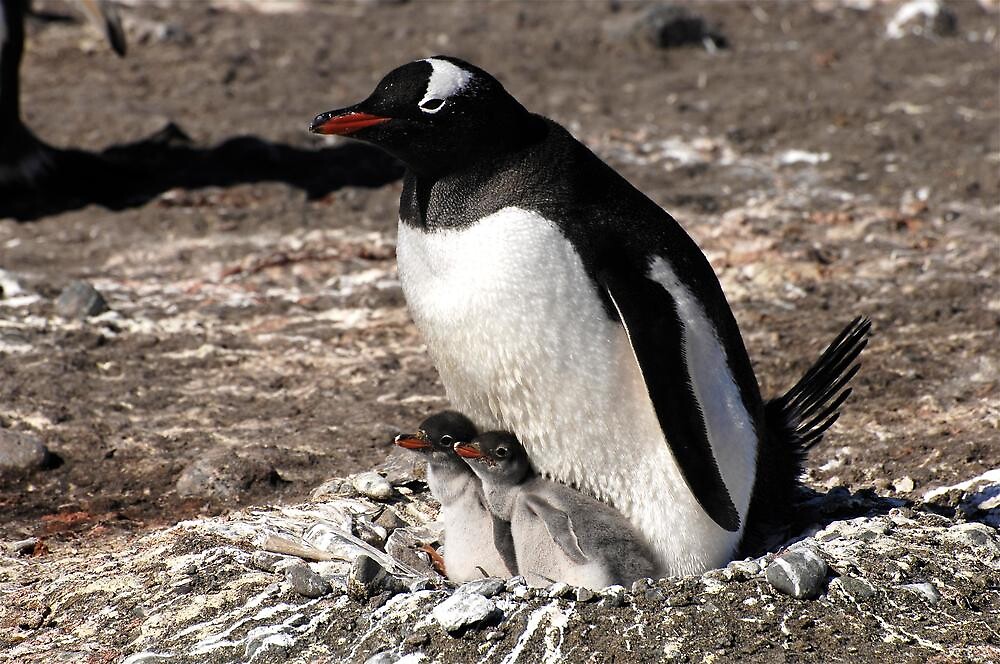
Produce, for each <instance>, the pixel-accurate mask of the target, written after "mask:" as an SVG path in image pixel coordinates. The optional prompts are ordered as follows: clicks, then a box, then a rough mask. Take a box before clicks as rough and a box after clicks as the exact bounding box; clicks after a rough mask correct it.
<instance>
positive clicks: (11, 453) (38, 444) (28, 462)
mask: <svg viewBox="0 0 1000 664" xmlns="http://www.w3.org/2000/svg"><path fill="white" fill-rule="evenodd" d="M48 458H49V450H48V448H47V447H45V444H44V443H42V441H41V439H39V438H38V436H36V435H34V434H32V433H28V432H26V431H11V430H10V429H0V471H4V470H31V469H34V468H41V467H42V466H44V465H45V463H46V461H47V460H48Z"/></svg>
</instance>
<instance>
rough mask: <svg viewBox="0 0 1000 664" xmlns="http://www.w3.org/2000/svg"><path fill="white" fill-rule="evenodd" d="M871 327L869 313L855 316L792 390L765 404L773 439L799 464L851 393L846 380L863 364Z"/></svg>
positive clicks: (831, 424)
mask: <svg viewBox="0 0 1000 664" xmlns="http://www.w3.org/2000/svg"><path fill="white" fill-rule="evenodd" d="M871 328H872V322H871V320H869V319H868V318H867V317H865V316H858V317H857V318H855V319H854V320H853V321H851V323H850V324H849V325H848V326H847V327H845V328H844V329H843V330H842V331H841V333H840V334H838V335H837V338H836V339H834V340H833V342H832V343H831V344H830V345H829V346H828V347H827V349H826V350H825V351H823V354H822V355H820V357H819V359H818V360H816V362H814V363H813V365H812V366H811V367H809V370H808V371H806V373H805V374H804V375H803V376H802V378H800V379H799V381H798V382H797V383H795V385H793V386H792V388H791V389H790V390H788V391H787V392H785V393H784V394H783V395H781V396H780V397H777V398H775V399H771V400H770V401H768V402H767V403H766V404H764V421H765V422H766V425H767V428H768V430H769V431H768V433H769V434H770V435H772V436H773V442H774V443H775V444H777V445H779V446H781V447H783V448H784V451H785V453H790V454H791V455H792V456H793V458H794V461H795V462H796V463H797V465H799V467H800V468H801V464H802V462H803V461H804V460H805V456H806V454H807V453H808V452H809V450H811V449H812V448H813V447H815V446H816V445H817V444H818V443H819V442H820V441H821V440H822V439H823V434H824V433H826V430H827V429H829V428H830V427H831V426H833V423H834V422H836V421H837V418H839V417H840V407H841V406H842V405H843V404H844V402H845V401H847V398H848V397H849V396H851V388H850V387H847V384H848V383H850V382H851V379H852V378H854V376H855V375H856V374H857V373H858V370H859V369H860V368H861V364H860V363H857V362H856V360H857V359H858V357H859V356H860V355H861V351H863V350H864V349H865V346H867V345H868V336H869V334H870V333H871ZM797 476H798V473H796V477H797Z"/></svg>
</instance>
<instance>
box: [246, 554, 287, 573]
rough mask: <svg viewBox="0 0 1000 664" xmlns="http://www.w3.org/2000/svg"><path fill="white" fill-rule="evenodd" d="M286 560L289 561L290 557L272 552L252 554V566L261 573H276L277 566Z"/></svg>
mask: <svg viewBox="0 0 1000 664" xmlns="http://www.w3.org/2000/svg"><path fill="white" fill-rule="evenodd" d="M284 560H288V556H283V555H281V554H280V553H271V552H270V551H254V552H253V553H251V554H250V564H251V565H253V567H254V569H259V570H260V571H261V572H274V571H275V566H276V565H277V564H278V563H280V562H282V561H284Z"/></svg>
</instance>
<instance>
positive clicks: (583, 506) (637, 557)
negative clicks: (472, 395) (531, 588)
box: [455, 431, 656, 588]
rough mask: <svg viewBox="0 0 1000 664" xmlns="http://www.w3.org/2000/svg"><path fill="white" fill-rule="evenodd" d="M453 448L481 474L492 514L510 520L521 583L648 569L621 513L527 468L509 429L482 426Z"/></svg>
mask: <svg viewBox="0 0 1000 664" xmlns="http://www.w3.org/2000/svg"><path fill="white" fill-rule="evenodd" d="M455 451H456V452H457V453H458V455H459V456H461V457H463V458H464V459H465V461H466V463H468V464H469V467H470V468H472V470H473V472H475V473H476V475H478V476H479V478H480V479H481V480H482V482H483V494H484V495H485V497H486V502H487V504H488V505H489V507H490V509H491V510H492V511H493V514H494V515H495V516H497V517H499V518H501V519H504V520H506V521H509V522H510V528H511V536H512V537H513V540H514V552H515V554H516V556H517V566H518V570H519V572H520V573H521V575H523V576H524V577H525V579H527V581H528V583H530V584H532V585H535V586H543V585H548V584H550V583H552V582H554V581H562V582H564V583H569V584H572V585H575V586H585V587H587V588H604V587H606V586H609V585H613V584H625V583H631V582H632V581H634V580H636V579H639V578H645V577H648V576H653V575H655V574H656V564H655V562H654V557H653V555H652V554H651V552H650V551H649V550H648V549H647V548H646V546H645V544H644V543H643V541H642V538H641V537H640V536H639V535H638V533H636V532H635V530H634V529H633V527H632V525H631V524H630V523H629V521H628V519H626V518H625V516H624V515H622V514H621V513H620V512H618V510H616V509H614V508H613V507H611V506H610V505H607V504H605V503H602V502H600V501H599V500H596V499H595V498H591V497H590V496H588V495H586V494H584V493H581V492H579V491H576V490H575V489H572V488H570V487H568V486H566V485H564V484H559V483H558V482H553V481H551V480H547V479H545V478H543V477H541V476H539V475H537V474H535V472H534V471H533V470H532V468H531V462H530V461H529V460H528V455H527V453H526V452H525V450H524V447H522V445H521V443H520V442H518V440H517V438H515V437H514V435H513V434H510V433H507V432H501V431H491V432H488V433H484V434H482V435H480V436H478V437H477V438H475V439H474V440H473V441H472V442H470V443H459V444H457V445H456V446H455Z"/></svg>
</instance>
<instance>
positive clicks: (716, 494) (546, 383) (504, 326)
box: [311, 56, 867, 574]
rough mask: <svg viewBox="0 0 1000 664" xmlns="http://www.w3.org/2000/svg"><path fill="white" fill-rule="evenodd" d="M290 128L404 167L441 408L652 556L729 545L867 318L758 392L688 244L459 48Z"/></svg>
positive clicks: (823, 407)
mask: <svg viewBox="0 0 1000 664" xmlns="http://www.w3.org/2000/svg"><path fill="white" fill-rule="evenodd" d="M311 129H312V131H314V132H316V133H320V134H340V135H350V136H351V137H353V138H357V139H360V140H364V141H367V142H370V143H372V144H374V145H377V146H379V147H381V148H383V149H385V150H386V151H388V152H389V153H391V154H393V155H395V156H396V157H398V158H399V159H400V160H402V161H403V162H405V164H406V165H407V166H408V172H407V174H406V177H405V180H404V184H403V192H402V197H401V200H400V223H399V239H398V244H397V257H398V264H399V274H400V279H401V281H402V285H403V290H404V293H405V295H406V299H407V303H408V305H409V308H410V312H411V314H412V316H413V319H414V321H415V322H416V324H417V327H418V328H419V329H420V331H421V333H422V335H423V337H424V340H425V341H426V343H427V347H428V350H429V352H430V354H431V357H432V359H433V360H434V363H435V365H436V366H437V369H438V371H439V373H440V375H441V380H442V382H443V383H444V386H445V389H446V390H447V393H448V396H449V398H450V399H451V401H452V404H453V405H454V407H455V408H457V409H458V410H460V411H462V412H463V413H465V414H466V415H468V416H469V417H471V418H472V420H473V421H474V422H475V423H476V425H477V426H478V427H479V428H480V429H483V430H489V429H499V430H504V431H510V432H512V433H513V434H515V435H516V436H517V438H519V439H520V441H521V442H522V444H523V445H524V446H525V448H526V449H527V451H528V454H529V457H530V459H531V461H532V463H533V464H534V466H535V468H536V469H537V470H538V471H539V472H541V473H542V474H544V475H546V476H548V477H552V478H554V479H557V480H560V481H562V482H564V483H566V484H569V485H572V486H575V487H577V488H579V489H581V490H583V491H586V492H587V493H589V494H591V495H593V496H595V497H597V498H598V499H600V500H603V501H605V502H607V503H609V504H611V505H612V506H614V507H616V508H617V509H618V510H620V511H621V512H622V513H624V514H625V515H626V516H627V517H628V518H629V520H630V521H631V523H632V524H633V525H634V526H635V527H636V529H637V530H638V531H639V532H641V533H643V535H644V537H645V538H646V539H647V541H648V544H649V545H650V548H651V549H652V550H653V551H654V552H655V554H656V555H657V559H658V563H659V564H660V571H661V572H662V573H665V574H686V573H696V572H700V571H702V570H704V569H706V568H709V567H713V566H717V565H720V564H723V563H725V562H726V561H727V560H729V559H730V558H731V557H732V555H733V553H734V551H735V550H736V548H737V546H738V545H739V543H740V540H741V537H742V533H743V530H744V527H745V523H746V517H747V515H748V512H749V511H750V510H751V505H752V503H753V504H756V505H760V504H762V502H761V501H766V500H768V499H770V498H771V497H773V496H774V495H777V494H780V493H781V490H779V489H778V488H777V487H774V486H771V483H772V482H774V481H776V480H775V475H776V473H758V469H759V466H760V465H761V464H765V463H772V462H773V463H776V464H777V466H776V467H780V468H781V469H788V472H789V473H796V472H797V466H796V465H795V462H796V459H799V458H801V454H802V452H803V449H804V447H805V445H806V442H810V443H811V442H814V441H815V440H816V439H818V435H819V434H821V433H822V431H823V430H825V428H826V427H828V426H829V424H830V423H832V418H835V417H836V408H837V407H838V406H839V405H840V402H841V401H842V398H843V396H846V395H845V394H844V393H843V392H842V391H841V388H842V387H843V385H844V383H845V382H846V381H844V382H841V379H842V378H843V377H844V376H845V375H846V376H847V378H848V379H849V377H850V375H852V374H851V370H850V369H848V367H849V365H850V362H851V361H852V360H853V358H854V357H856V356H857V352H860V347H862V346H863V340H864V338H865V336H866V335H867V327H866V325H867V323H866V321H856V322H855V324H853V325H854V327H852V328H849V329H848V330H847V331H845V334H846V335H847V337H846V339H847V340H846V342H845V343H846V346H841V347H840V351H838V352H837V353H835V355H836V356H837V357H838V358H839V360H844V359H845V358H847V362H846V364H845V363H843V362H840V361H839V360H838V362H833V363H831V362H832V360H831V362H827V363H825V364H824V360H823V359H821V361H820V363H817V366H816V367H814V369H815V371H814V372H813V373H812V374H811V376H812V377H811V378H809V379H808V380H806V381H805V383H803V384H801V385H800V386H797V388H798V389H799V390H800V392H802V395H801V396H802V397H803V398H801V399H789V400H788V403H785V402H779V401H775V402H774V403H775V404H776V405H773V406H770V407H765V404H764V402H763V400H762V399H761V396H760V392H759V389H758V385H757V380H756V377H755V376H754V373H753V369H752V367H751V365H750V360H749V358H748V357H747V352H746V349H745V347H744V344H743V340H742V338H741V336H740V332H739V329H738V327H737V324H736V320H735V319H734V317H733V314H732V311H731V309H730V307H729V304H728V303H727V301H726V298H725V295H724V294H723V292H722V288H721V286H720V285H719V281H718V279H717V278H716V276H715V273H714V272H713V271H712V268H711V266H710V265H709V263H708V260H707V259H706V258H705V256H704V255H703V254H702V252H701V251H700V250H699V249H698V247H697V245H696V244H695V243H694V241H693V240H692V239H691V238H690V237H689V236H688V235H687V233H685V232H684V230H683V229H682V228H681V227H680V225H679V224H678V223H677V222H676V221H674V219H673V218H672V217H671V216H670V215H669V214H667V213H666V212H665V211H663V209H661V208H660V207H659V206H658V205H657V204H656V203H654V202H653V201H651V200H650V199H649V198H647V197H646V196H645V195H643V194H642V193H641V192H640V191H639V190H638V189H636V188H635V187H633V186H632V185H631V184H629V182H628V181H626V180H625V178H623V177H622V176H621V175H619V174H618V173H616V172H615V171H614V170H613V169H611V168H610V167H609V166H608V165H607V164H605V163H604V162H603V161H601V160H600V159H599V158H598V157H597V156H596V155H594V154H593V153H592V152H591V151H590V150H589V149H587V148H586V147H585V146H584V145H583V144H582V143H580V142H579V141H577V140H576V139H575V138H573V137H572V136H571V135H570V134H569V132H567V131H566V130H565V129H563V128H562V127H561V126H559V125H558V124H556V123H555V122H553V121H551V120H549V119H547V118H544V117H541V116H539V115H535V114H532V113H530V112H528V111H527V110H526V109H525V108H524V107H523V106H521V104H520V103H518V102H517V100H515V99H514V98H513V97H512V96H511V95H510V94H509V93H508V92H507V91H506V90H504V88H503V86H502V85H500V83H499V82H498V81H497V80H496V79H495V78H493V76H491V75H490V74H488V73H487V72H485V71H483V70H482V69H479V68H478V67H475V66H473V65H471V64H469V63H467V62H464V61H462V60H459V59H456V58H451V57H444V56H438V57H433V58H429V59H426V60H419V61H416V62H411V63H409V64H406V65H403V66H402V67H399V68H398V69H395V70H393V71H392V72H390V73H389V74H387V75H386V76H385V78H383V79H382V81H381V82H380V83H379V84H378V86H377V87H376V88H375V91H374V92H373V93H372V94H371V95H370V96H369V97H368V98H367V99H365V100H364V101H362V102H360V103H359V104H356V105H354V106H349V107H347V108H342V109H338V110H335V111H329V112H326V113H323V114H321V115H319V116H317V117H316V118H315V119H314V121H313V124H312V127H311ZM807 377H808V376H807ZM831 388H836V389H834V390H832V391H831ZM786 461H787V463H786ZM782 473H785V471H784V470H782ZM782 473H777V474H778V475H782ZM758 477H767V478H768V484H767V486H758V484H757V482H756V480H757V478H758ZM795 479H796V476H795V475H794V474H793V475H791V476H787V477H786V476H783V475H782V476H781V477H779V478H778V480H777V481H779V482H780V483H781V485H782V486H783V487H789V488H790V487H791V486H793V485H794V482H795ZM758 496H759V498H758ZM772 502H773V501H772ZM761 509H764V508H757V511H761ZM765 511H766V510H765Z"/></svg>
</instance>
